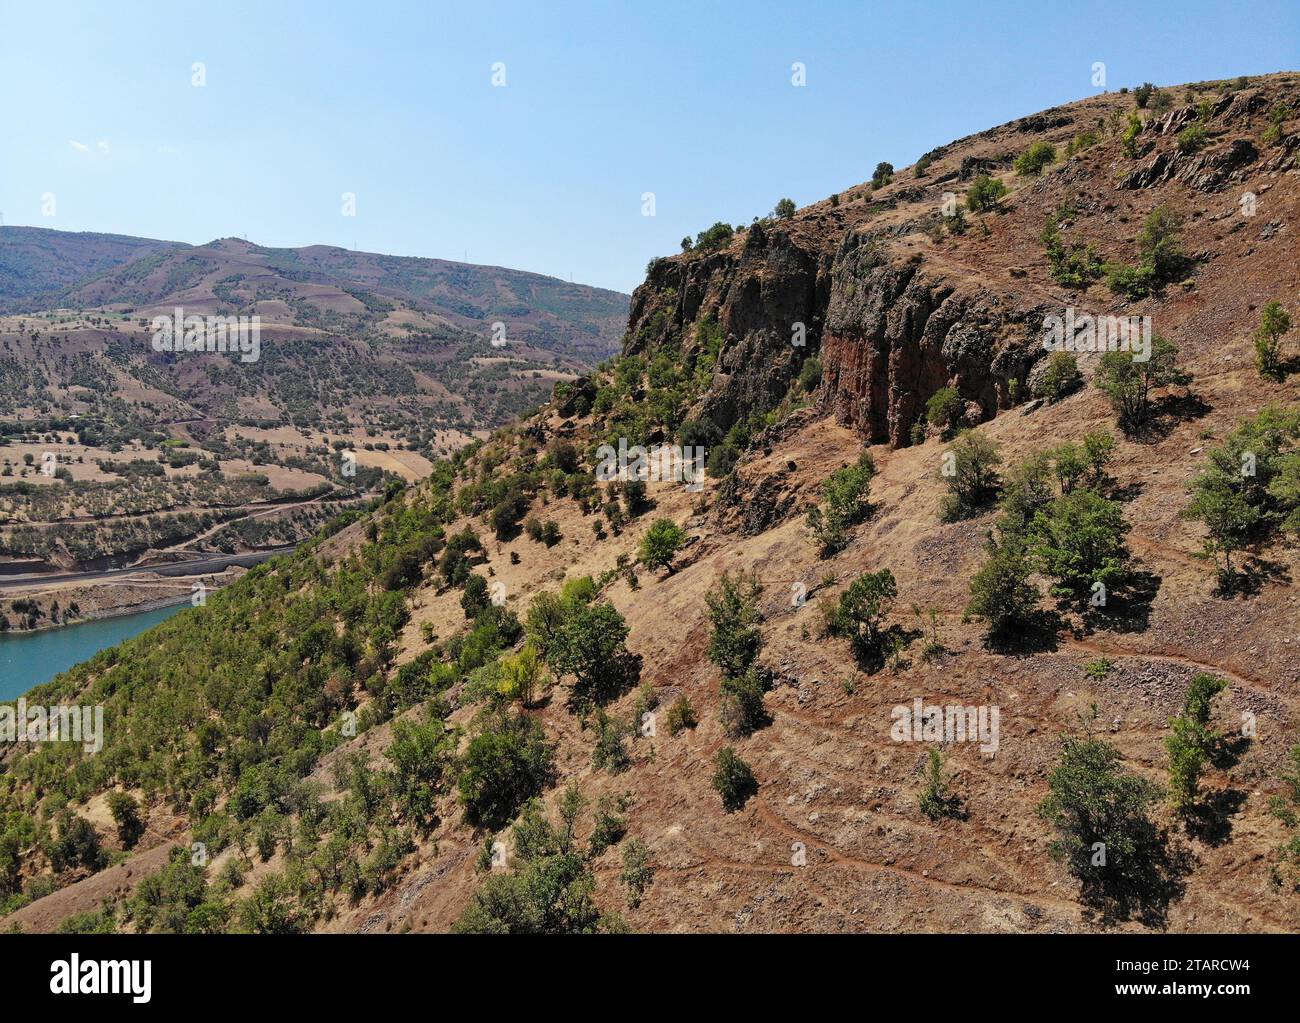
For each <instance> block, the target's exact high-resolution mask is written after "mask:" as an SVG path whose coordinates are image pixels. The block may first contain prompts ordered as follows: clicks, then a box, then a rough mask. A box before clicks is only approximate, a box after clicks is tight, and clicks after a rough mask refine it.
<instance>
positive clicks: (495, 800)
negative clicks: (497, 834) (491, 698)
mask: <svg viewBox="0 0 1300 1023" xmlns="http://www.w3.org/2000/svg"><path fill="white" fill-rule="evenodd" d="M554 762H555V754H554V748H553V747H552V745H551V744H550V743H548V742H547V741H546V735H545V733H544V732H543V731H542V726H541V724H540V723H539V722H538V721H537V720H535V719H534V718H530V717H525V716H522V715H511V714H509V713H506V712H503V711H497V712H493V713H491V714H489V716H488V717H487V718H486V719H485V721H484V723H483V725H482V728H481V731H480V732H479V734H478V735H476V736H475V737H474V738H473V739H471V740H470V743H469V746H467V747H466V749H465V755H464V757H463V758H462V759H461V764H460V770H459V778H458V780H457V787H458V788H459V791H460V800H461V802H462V803H463V804H464V806H465V812H466V815H467V816H468V817H469V820H470V822H471V823H472V824H475V825H476V826H477V825H481V826H485V827H488V828H492V829H497V828H500V827H501V826H502V825H503V824H505V823H506V822H507V821H508V820H510V818H511V817H513V816H514V814H515V812H516V810H518V808H519V807H520V806H521V805H522V804H523V803H524V802H525V801H526V800H528V799H531V798H532V797H533V796H535V795H537V794H538V793H539V792H541V790H542V789H543V788H544V787H545V786H546V785H547V784H549V783H550V781H551V778H552V776H553V773H554Z"/></svg>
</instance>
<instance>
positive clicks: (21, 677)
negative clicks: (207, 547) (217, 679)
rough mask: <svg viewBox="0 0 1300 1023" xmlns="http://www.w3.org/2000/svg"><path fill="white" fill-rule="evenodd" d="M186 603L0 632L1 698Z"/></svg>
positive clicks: (11, 697)
mask: <svg viewBox="0 0 1300 1023" xmlns="http://www.w3.org/2000/svg"><path fill="white" fill-rule="evenodd" d="M189 606H190V604H189V601H186V602H185V603H183V604H175V605H173V606H172V607H160V608H156V609H155V610H153V611H140V612H138V613H136V614H129V615H119V616H118V617H116V618H101V619H99V620H97V621H93V622H80V623H78V624H76V625H64V626H62V627H60V628H57V629H44V630H42V631H40V632H0V702H3V701H6V700H15V699H17V698H18V697H19V696H21V695H22V694H23V693H25V692H27V691H28V690H29V689H31V688H32V687H33V686H39V685H41V684H42V683H45V682H48V681H50V679H52V678H54V676H55V675H57V674H58V673H59V672H61V671H67V670H68V669H69V668H71V667H72V666H73V665H74V664H80V663H81V662H82V661H88V660H90V658H92V657H94V656H95V654H96V653H98V652H99V651H100V650H103V649H104V648H105V647H110V646H117V644H118V643H121V642H122V641H123V640H124V639H130V638H131V637H132V636H136V635H139V634H140V633H141V632H144V630H145V629H147V628H149V627H150V626H153V625H157V624H158V623H159V622H161V621H163V620H164V619H167V618H170V617H171V616H172V615H174V614H175V613H176V612H177V611H182V610H184V609H185V608H187V607H189Z"/></svg>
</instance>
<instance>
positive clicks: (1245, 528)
mask: <svg viewBox="0 0 1300 1023" xmlns="http://www.w3.org/2000/svg"><path fill="white" fill-rule="evenodd" d="M1297 438H1300V410H1296V409H1281V408H1278V407H1276V406H1272V405H1266V406H1265V407H1264V408H1262V409H1260V411H1259V413H1258V414H1257V415H1255V416H1254V417H1252V418H1250V419H1247V420H1245V421H1244V422H1242V423H1241V425H1239V426H1238V427H1237V429H1235V430H1233V431H1232V433H1230V434H1229V435H1228V436H1227V437H1225V438H1224V440H1223V443H1222V444H1220V445H1218V446H1217V447H1215V448H1213V449H1211V451H1210V452H1209V455H1208V456H1207V458H1208V462H1209V464H1208V465H1207V466H1206V468H1205V469H1204V470H1203V471H1202V472H1201V473H1200V475H1199V476H1197V477H1196V479H1195V480H1193V481H1192V486H1191V492H1192V502H1191V505H1190V506H1189V507H1188V509H1187V511H1186V513H1185V514H1186V515H1187V517H1188V518H1191V519H1197V520H1199V521H1200V522H1202V523H1203V524H1204V525H1205V528H1206V531H1207V533H1208V534H1209V535H1208V536H1207V537H1206V539H1205V541H1204V546H1205V552H1206V554H1207V555H1209V556H1211V557H1213V558H1216V559H1218V558H1222V565H1221V567H1220V570H1219V571H1220V585H1221V588H1224V589H1229V588H1230V584H1231V582H1232V581H1233V579H1234V570H1233V565H1232V555H1233V553H1234V552H1236V551H1241V550H1246V549H1247V548H1249V547H1250V546H1251V545H1252V544H1253V543H1255V542H1257V541H1262V540H1263V539H1264V538H1266V537H1268V536H1269V535H1270V534H1271V533H1272V532H1273V531H1274V530H1276V529H1278V528H1281V529H1284V530H1288V531H1289V530H1295V529H1300V450H1297V448H1296V446H1295V441H1296V440H1297Z"/></svg>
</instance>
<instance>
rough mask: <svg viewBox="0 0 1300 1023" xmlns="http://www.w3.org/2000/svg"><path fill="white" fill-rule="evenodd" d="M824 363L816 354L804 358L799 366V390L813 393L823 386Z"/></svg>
mask: <svg viewBox="0 0 1300 1023" xmlns="http://www.w3.org/2000/svg"><path fill="white" fill-rule="evenodd" d="M821 382H822V364H821V360H820V359H818V358H817V357H816V356H815V355H810V356H809V357H808V358H806V359H804V361H803V365H802V366H800V367H799V390H801V391H806V392H808V393H811V392H813V391H815V390H817V388H818V387H820V386H821Z"/></svg>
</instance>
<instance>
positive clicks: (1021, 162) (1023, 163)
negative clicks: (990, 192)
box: [1016, 142, 1056, 178]
mask: <svg viewBox="0 0 1300 1023" xmlns="http://www.w3.org/2000/svg"><path fill="white" fill-rule="evenodd" d="M1055 160H1056V147H1055V146H1054V145H1052V144H1051V143H1050V142H1035V143H1033V144H1032V145H1030V147H1029V148H1028V149H1026V150H1025V151H1024V152H1023V153H1021V154H1020V156H1019V157H1018V158H1017V160H1016V173H1017V174H1018V175H1019V176H1020V177H1022V178H1025V177H1037V176H1038V175H1039V174H1042V173H1043V168H1044V167H1046V166H1048V165H1049V164H1051V163H1052V162H1054V161H1055Z"/></svg>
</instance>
